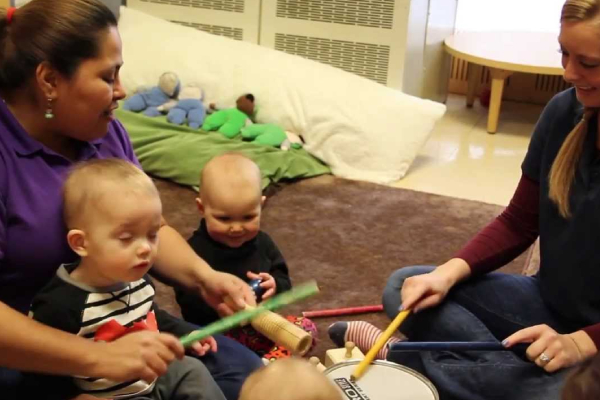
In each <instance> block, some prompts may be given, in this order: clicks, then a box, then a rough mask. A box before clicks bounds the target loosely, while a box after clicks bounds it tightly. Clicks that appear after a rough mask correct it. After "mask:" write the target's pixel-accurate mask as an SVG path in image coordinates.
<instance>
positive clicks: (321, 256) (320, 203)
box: [157, 175, 525, 359]
mask: <svg viewBox="0 0 600 400" xmlns="http://www.w3.org/2000/svg"><path fill="white" fill-rule="evenodd" d="M157 186H158V188H159V191H160V193H161V197H162V200H163V207H164V214H165V217H166V218H167V221H168V222H169V223H170V224H171V225H172V226H174V227H175V228H176V229H177V230H178V231H179V232H181V234H182V235H183V236H184V237H186V238H187V237H189V236H190V235H191V233H192V231H193V230H195V229H196V228H197V226H198V223H199V216H198V214H197V211H196V207H195V204H194V198H195V197H196V193H195V192H193V191H192V190H191V189H188V188H184V187H181V186H178V185H175V184H172V183H169V182H165V181H157ZM501 211H502V207H500V206H496V205H490V204H484V203H480V202H475V201H467V200H460V199H456V198H450V197H444V196H438V195H432V194H427V193H421V192H415V191H410V190H405V189H396V188H391V187H387V186H380V185H375V184H371V183H365V182H356V181H349V180H344V179H340V178H335V177H332V176H330V175H326V176H321V177H318V178H312V179H307V180H303V181H299V182H296V183H293V184H289V185H285V186H284V187H282V188H281V189H280V190H277V191H276V192H275V194H274V195H273V196H271V197H269V198H268V200H267V203H266V206H265V209H264V212H263V220H262V228H263V229H264V230H265V231H266V232H268V233H269V234H270V235H271V237H272V238H273V240H275V242H276V243H277V245H278V246H279V248H280V250H281V252H282V253H283V255H284V257H285V258H286V260H287V262H288V266H289V268H290V271H291V272H290V273H291V277H292V281H293V282H295V283H300V282H304V281H307V280H309V279H316V280H317V282H318V284H319V287H320V288H321V293H320V294H319V295H318V296H316V297H313V298H311V299H308V300H306V301H304V302H303V303H301V304H295V305H291V306H289V307H288V308H287V309H286V310H284V311H282V313H284V314H299V313H300V312H301V311H303V310H315V309H328V308H339V307H351V306H360V305H372V304H380V303H381V293H382V291H383V288H384V286H385V283H386V280H387V278H388V276H389V275H390V274H391V273H392V272H394V271H395V270H396V269H398V268H402V267H404V266H408V265H437V264H440V263H442V262H444V261H446V260H448V259H449V258H450V257H452V255H453V254H454V253H455V252H456V251H457V250H458V249H459V248H460V247H461V246H462V245H463V244H465V243H466V241H468V240H469V239H470V238H471V237H472V236H473V235H474V234H475V233H476V232H477V231H478V230H479V229H481V228H482V227H483V226H484V225H486V224H487V223H488V222H489V221H491V220H492V218H494V217H495V216H496V215H497V214H498V213H500V212H501ZM524 263H525V255H524V256H521V257H520V258H518V259H517V260H515V261H513V262H512V263H511V264H509V265H507V266H506V267H504V268H503V271H505V272H511V273H521V271H522V270H523V267H524ZM170 296H171V292H170V291H169V290H168V289H165V288H164V287H161V290H160V293H159V302H160V303H161V304H163V305H164V306H166V308H168V309H170V310H175V308H176V304H175V303H174V301H173V299H172V297H170ZM340 319H361V320H366V321H369V322H371V323H373V324H375V325H376V326H378V327H380V328H385V327H386V326H387V324H388V323H389V320H388V319H387V317H386V316H385V315H384V314H383V313H376V314H364V315H358V316H352V317H347V318H344V317H341V318H339V317H336V318H318V319H314V321H315V322H316V323H317V326H318V329H319V337H318V344H317V347H316V348H315V349H313V351H312V352H311V354H310V355H316V356H318V357H319V358H321V359H322V357H323V355H324V353H325V350H327V349H329V348H332V347H334V346H333V343H332V342H331V341H330V340H329V338H328V336H327V327H328V326H329V325H330V324H331V323H333V322H335V321H337V320H340Z"/></svg>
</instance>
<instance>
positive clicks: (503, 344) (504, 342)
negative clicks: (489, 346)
mask: <svg viewBox="0 0 600 400" xmlns="http://www.w3.org/2000/svg"><path fill="white" fill-rule="evenodd" d="M502 346H504V347H506V346H508V340H507V339H504V340H503V341H502Z"/></svg>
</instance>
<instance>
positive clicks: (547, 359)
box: [540, 353, 552, 364]
mask: <svg viewBox="0 0 600 400" xmlns="http://www.w3.org/2000/svg"><path fill="white" fill-rule="evenodd" d="M550 360H552V359H551V358H550V357H548V356H547V355H546V353H542V354H540V361H541V362H543V363H544V364H547V363H549V362H550Z"/></svg>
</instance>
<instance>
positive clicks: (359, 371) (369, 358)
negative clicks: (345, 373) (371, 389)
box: [350, 310, 410, 381]
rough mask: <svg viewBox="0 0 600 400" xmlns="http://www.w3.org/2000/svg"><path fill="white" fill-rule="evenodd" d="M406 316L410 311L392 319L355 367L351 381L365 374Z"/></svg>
mask: <svg viewBox="0 0 600 400" xmlns="http://www.w3.org/2000/svg"><path fill="white" fill-rule="evenodd" d="M408 314H410V310H405V311H402V312H400V313H398V315H397V316H396V318H394V320H393V321H392V323H391V324H390V326H388V327H387V329H386V330H385V332H383V333H382V334H381V337H380V338H379V340H377V341H376V342H375V344H374V345H373V347H371V349H370V350H369V352H368V353H367V355H366V356H365V358H364V359H363V360H362V361H361V362H360V363H359V364H358V365H357V366H356V368H355V369H354V372H353V373H352V374H351V375H350V379H351V380H353V381H357V380H359V379H360V377H361V376H362V375H363V374H364V373H365V370H366V369H367V367H368V366H369V365H370V364H371V363H372V362H373V360H374V359H375V356H376V355H377V353H378V352H379V350H381V348H382V347H383V346H384V345H385V342H387V341H388V339H389V338H391V337H392V335H393V334H394V332H396V331H397V330H398V328H399V327H400V324H401V323H402V322H403V321H404V320H405V319H406V317H408Z"/></svg>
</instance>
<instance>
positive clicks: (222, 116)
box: [202, 94, 254, 139]
mask: <svg viewBox="0 0 600 400" xmlns="http://www.w3.org/2000/svg"><path fill="white" fill-rule="evenodd" d="M253 114H254V96H253V95H251V94H246V95H243V96H240V97H239V98H238V99H237V101H236V108H228V109H225V110H218V111H215V112H213V113H212V114H211V115H209V116H208V117H206V119H205V120H204V124H202V129H204V130H205V131H219V132H221V133H222V134H223V135H225V136H226V137H228V138H230V139H231V138H234V137H236V136H237V135H238V134H239V133H240V131H241V130H242V128H243V127H245V126H246V125H247V124H250V123H252V121H251V117H252V115H253Z"/></svg>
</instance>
